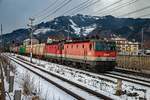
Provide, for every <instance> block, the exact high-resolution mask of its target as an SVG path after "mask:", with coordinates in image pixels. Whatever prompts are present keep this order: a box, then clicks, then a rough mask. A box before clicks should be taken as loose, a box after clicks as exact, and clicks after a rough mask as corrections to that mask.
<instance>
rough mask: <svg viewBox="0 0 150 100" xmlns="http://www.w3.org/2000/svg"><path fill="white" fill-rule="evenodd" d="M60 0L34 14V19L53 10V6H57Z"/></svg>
mask: <svg viewBox="0 0 150 100" xmlns="http://www.w3.org/2000/svg"><path fill="white" fill-rule="evenodd" d="M58 1H59V0H55V1H54V2H52V3H51V4H50V5H49V6H47V7H46V8H44V9H43V10H41V11H39V12H38V13H36V14H34V15H33V16H32V17H34V18H35V17H40V16H42V15H43V13H44V12H46V11H48V10H49V9H50V8H52V7H53V6H55V4H56V3H57V2H58Z"/></svg>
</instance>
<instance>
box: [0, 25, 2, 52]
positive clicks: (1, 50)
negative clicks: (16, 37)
mask: <svg viewBox="0 0 150 100" xmlns="http://www.w3.org/2000/svg"><path fill="white" fill-rule="evenodd" d="M2 35H3V26H2V24H1V47H0V49H1V50H0V53H1V52H2V48H3V41H2Z"/></svg>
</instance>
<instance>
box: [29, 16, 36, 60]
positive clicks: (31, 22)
mask: <svg viewBox="0 0 150 100" xmlns="http://www.w3.org/2000/svg"><path fill="white" fill-rule="evenodd" d="M34 20H35V19H34V18H29V21H30V24H28V26H29V27H30V28H31V32H30V62H32V47H33V45H32V35H33V30H34V29H33V28H34V27H33V21H34Z"/></svg>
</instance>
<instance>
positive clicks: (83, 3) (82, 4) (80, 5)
mask: <svg viewBox="0 0 150 100" xmlns="http://www.w3.org/2000/svg"><path fill="white" fill-rule="evenodd" d="M89 1H90V2H91V0H86V1H84V2H82V3H80V4H79V5H77V6H75V7H73V8H71V9H69V10H67V11H65V12H64V13H63V14H62V15H65V14H66V13H69V12H70V11H72V10H75V9H77V8H79V7H82V6H84V5H85V4H86V3H89Z"/></svg>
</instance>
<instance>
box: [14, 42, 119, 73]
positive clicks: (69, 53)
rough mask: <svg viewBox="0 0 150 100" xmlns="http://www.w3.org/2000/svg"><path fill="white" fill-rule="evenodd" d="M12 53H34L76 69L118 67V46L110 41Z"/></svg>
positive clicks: (54, 44) (61, 44) (38, 47)
mask: <svg viewBox="0 0 150 100" xmlns="http://www.w3.org/2000/svg"><path fill="white" fill-rule="evenodd" d="M12 51H13V52H15V53H18V54H22V55H29V54H30V52H32V53H33V56H34V57H41V58H43V59H46V60H49V61H50V62H55V63H61V64H64V65H72V66H73V67H75V68H79V69H84V70H87V69H88V70H90V71H98V72H104V71H108V70H113V69H114V67H115V66H116V58H117V51H116V44H115V42H113V41H108V40H82V41H70V42H64V41H63V42H62V41H59V42H52V43H49V44H48V43H41V44H34V45H33V46H32V50H31V45H26V46H16V47H13V48H12Z"/></svg>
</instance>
